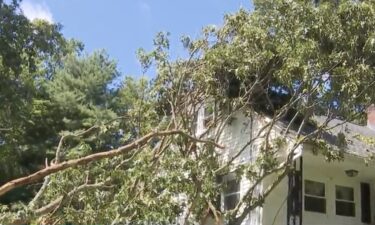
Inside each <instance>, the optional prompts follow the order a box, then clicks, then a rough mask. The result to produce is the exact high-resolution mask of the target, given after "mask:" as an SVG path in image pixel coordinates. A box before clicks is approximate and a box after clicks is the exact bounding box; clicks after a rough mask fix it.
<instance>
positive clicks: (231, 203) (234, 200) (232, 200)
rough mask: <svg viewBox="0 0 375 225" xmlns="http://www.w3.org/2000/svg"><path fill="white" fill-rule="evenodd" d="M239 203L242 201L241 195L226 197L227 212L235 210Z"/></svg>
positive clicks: (225, 206)
mask: <svg viewBox="0 0 375 225" xmlns="http://www.w3.org/2000/svg"><path fill="white" fill-rule="evenodd" d="M239 201H240V194H234V195H228V196H225V197H224V208H225V210H231V209H234V208H235V207H236V205H237V204H238V202H239Z"/></svg>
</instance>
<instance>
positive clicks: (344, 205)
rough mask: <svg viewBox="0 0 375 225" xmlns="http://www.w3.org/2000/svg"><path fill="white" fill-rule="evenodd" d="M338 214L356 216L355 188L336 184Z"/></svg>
mask: <svg viewBox="0 0 375 225" xmlns="http://www.w3.org/2000/svg"><path fill="white" fill-rule="evenodd" d="M336 215H339V216H352V217H355V203H354V189H353V188H351V187H344V186H338V185H336Z"/></svg>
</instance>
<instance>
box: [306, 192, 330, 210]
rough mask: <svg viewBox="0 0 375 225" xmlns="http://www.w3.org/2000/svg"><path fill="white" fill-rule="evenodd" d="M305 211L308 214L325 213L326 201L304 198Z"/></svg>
mask: <svg viewBox="0 0 375 225" xmlns="http://www.w3.org/2000/svg"><path fill="white" fill-rule="evenodd" d="M305 210H306V211H310V212H318V213H326V200H325V199H324V198H314V197H309V196H305Z"/></svg>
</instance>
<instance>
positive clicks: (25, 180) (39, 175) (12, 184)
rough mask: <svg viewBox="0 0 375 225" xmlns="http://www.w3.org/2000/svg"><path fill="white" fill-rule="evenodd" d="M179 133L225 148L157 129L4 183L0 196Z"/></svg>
mask: <svg viewBox="0 0 375 225" xmlns="http://www.w3.org/2000/svg"><path fill="white" fill-rule="evenodd" d="M177 134H178V135H184V136H185V137H188V138H190V139H191V140H192V141H196V142H201V143H206V144H211V145H214V146H216V147H218V148H223V147H222V146H221V145H219V144H217V143H215V142H212V141H209V140H200V139H197V138H195V137H193V136H191V135H189V134H186V133H185V132H183V131H181V130H169V131H161V132H156V131H155V132H151V133H149V134H147V135H145V136H143V137H141V138H139V139H137V140H135V141H134V142H132V143H130V144H128V145H125V146H122V147H119V148H117V149H114V150H111V151H105V152H100V153H96V154H91V155H88V156H85V157H82V158H79V159H73V160H69V161H65V162H62V163H59V164H54V165H52V166H50V167H47V168H44V169H42V170H39V171H37V172H35V173H33V174H31V175H29V176H25V177H21V178H18V179H15V180H12V181H9V182H7V183H6V184H4V185H2V186H1V187H0V196H2V195H4V194H6V193H8V192H9V191H10V190H13V189H14V188H17V187H20V186H23V185H27V184H31V183H35V182H37V181H39V180H40V179H43V178H44V177H46V176H48V175H50V174H54V173H57V172H59V171H62V170H66V169H68V168H72V167H76V166H82V165H87V164H88V163H90V162H94V161H98V160H101V159H105V158H112V157H115V156H118V155H121V154H124V153H127V152H129V151H131V150H133V149H136V148H139V147H142V146H144V145H145V144H147V142H148V141H149V140H150V139H152V138H154V137H158V136H170V135H177Z"/></svg>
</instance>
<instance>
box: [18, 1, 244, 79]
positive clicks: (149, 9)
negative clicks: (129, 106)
mask: <svg viewBox="0 0 375 225" xmlns="http://www.w3.org/2000/svg"><path fill="white" fill-rule="evenodd" d="M21 7H22V9H23V11H24V14H25V15H26V16H27V17H29V18H30V19H33V18H44V19H46V20H49V21H53V22H57V23H61V24H62V25H63V27H64V28H63V33H64V35H65V36H66V37H69V38H75V39H78V40H81V41H82V42H83V43H84V44H85V49H86V51H87V52H92V51H94V50H97V49H105V50H106V51H107V52H108V54H109V55H110V56H111V57H112V58H113V59H115V60H116V61H117V62H118V67H119V70H120V71H121V72H122V74H124V75H136V76H137V75H139V74H141V72H142V70H141V68H140V66H139V64H138V62H137V58H136V55H135V52H136V50H137V49H138V48H140V47H143V48H145V49H146V50H150V49H151V48H152V40H153V37H154V35H155V34H156V33H157V32H158V31H168V32H170V33H171V36H170V39H171V50H172V51H173V52H174V53H176V54H174V55H178V54H179V52H181V47H180V44H179V38H180V36H181V35H189V36H190V37H192V38H194V37H197V36H198V35H199V33H200V30H201V28H202V27H204V26H206V25H211V24H215V25H220V24H222V21H223V16H224V14H225V13H230V12H235V11H237V10H238V9H239V8H240V7H244V8H247V9H249V8H250V7H251V3H250V0H185V1H182V0H109V1H98V0H23V2H22V5H21ZM151 76H152V75H151Z"/></svg>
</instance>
